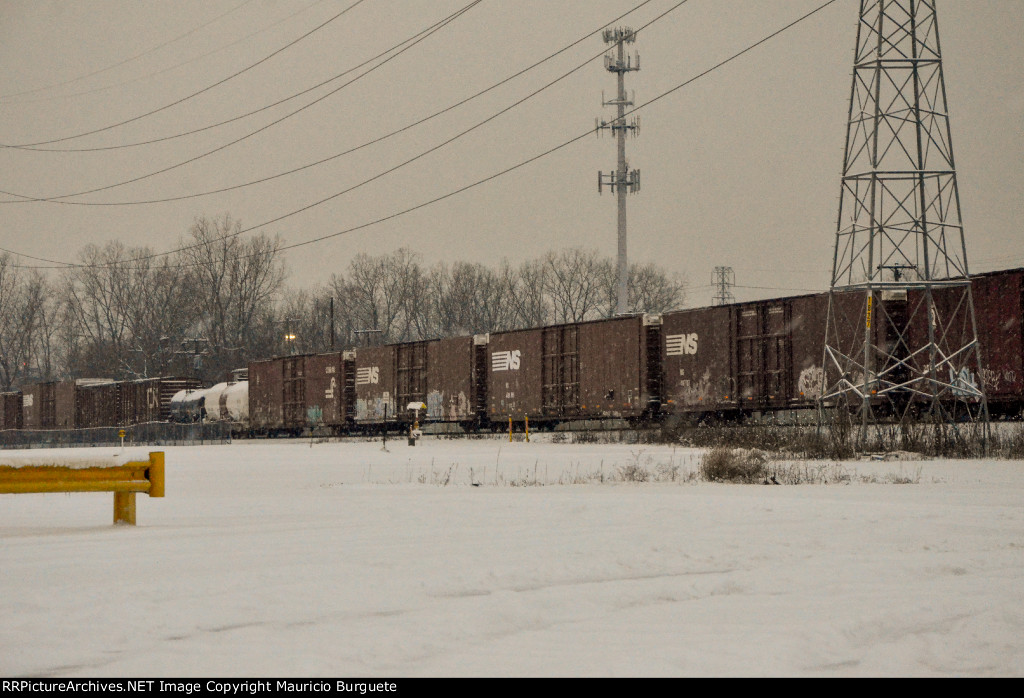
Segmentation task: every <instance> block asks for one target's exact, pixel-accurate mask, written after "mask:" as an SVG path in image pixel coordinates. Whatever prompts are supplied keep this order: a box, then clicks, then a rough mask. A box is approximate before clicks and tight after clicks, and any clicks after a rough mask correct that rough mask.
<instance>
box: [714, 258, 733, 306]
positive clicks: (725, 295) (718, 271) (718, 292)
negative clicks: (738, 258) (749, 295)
mask: <svg viewBox="0 0 1024 698" xmlns="http://www.w3.org/2000/svg"><path fill="white" fill-rule="evenodd" d="M711 285H712V286H713V287H714V289H715V296H714V298H712V299H711V305H728V304H729V303H735V302H736V296H734V295H733V294H732V287H733V286H735V285H736V273H735V272H734V271H733V270H732V267H715V270H714V271H713V272H712V273H711Z"/></svg>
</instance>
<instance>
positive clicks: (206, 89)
mask: <svg viewBox="0 0 1024 698" xmlns="http://www.w3.org/2000/svg"><path fill="white" fill-rule="evenodd" d="M365 1H366V0H355V2H353V3H352V4H351V5H349V6H348V7H346V8H345V9H344V10H342V11H341V12H339V13H337V14H336V15H334V16H333V17H331V18H330V19H328V20H327V21H325V22H322V23H321V24H319V25H317V26H316V27H314V28H313V29H310V30H309V31H308V32H306V33H305V34H303V35H302V36H300V37H298V38H297V39H293V40H292V41H289V42H288V43H287V44H285V45H284V46H282V47H281V48H279V49H277V50H275V51H273V52H271V53H270V54H268V55H266V56H264V57H263V58H261V59H259V60H258V61H256V62H255V63H252V64H250V65H248V66H246V67H245V68H242V69H241V70H239V71H237V72H235V73H232V74H231V75H228V76H227V77H226V78H222V79H220V80H218V81H217V82H214V83H212V84H210V85H207V86H206V87H204V88H202V89H199V90H196V91H195V92H193V93H191V94H188V95H185V96H184V97H181V98H180V99H176V100H174V101H173V102H170V103H168V104H165V105H163V106H162V107H157V108H156V109H152V110H150V111H148V112H146V113H144V114H139V115H137V116H133V117H131V118H130V119H125V120H124V121H119V122H117V123H116V124H110V125H109V126H104V127H102V128H97V129H93V130H92V131H83V132H82V133H77V134H75V135H73V136H64V137H63V138H54V139H51V140H48V141H39V142H37V143H19V144H16V145H13V144H0V147H4V148H14V149H17V148H23V147H31V146H39V145H50V144H51V143H62V142H64V141H70V140H73V139H75V138H83V137H85V136H91V135H93V134H96V133H102V132H104V131H109V130H111V129H114V128H118V127H119V126H124V125H126V124H130V123H133V122H135V121H139V120H140V119H145V118H146V117H149V116H153V115H154V114H158V113H160V112H162V111H165V110H167V109H170V108H171V107H174V106H177V105H179V104H181V103H183V102H187V101H188V100H190V99H192V98H194V97H198V96H199V95H201V94H203V93H205V92H209V91H210V90H212V89H214V88H215V87H219V86H221V85H223V84H224V83H226V82H228V81H229V80H233V79H234V78H237V77H238V76H239V75H242V74H243V73H247V72H248V71H250V70H252V69H253V68H255V67H257V66H259V65H262V64H263V63H266V62H267V61H269V60H270V59H271V58H273V57H275V56H277V55H280V54H281V53H282V52H284V51H286V50H288V49H290V48H291V47H292V46H294V45H295V44H297V43H299V42H300V41H302V40H304V39H306V38H308V37H309V36H311V35H313V34H315V33H316V32H318V31H320V30H321V29H323V28H324V27H326V26H327V25H328V24H330V23H331V22H333V21H334V20H336V19H338V18H339V17H341V16H343V15H344V14H346V13H347V12H348V11H349V10H351V9H353V8H355V7H357V6H358V5H361V4H362V3H364V2H365Z"/></svg>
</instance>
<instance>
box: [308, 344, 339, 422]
mask: <svg viewBox="0 0 1024 698" xmlns="http://www.w3.org/2000/svg"><path fill="white" fill-rule="evenodd" d="M344 393H345V373H344V362H343V361H342V352H340V351H338V352H330V353H327V354H315V355H313V356H309V357H307V358H306V419H307V421H308V422H309V424H311V425H312V424H316V423H317V422H319V423H320V424H324V425H327V426H334V427H338V426H344V425H345V422H346V420H345V417H346V411H345V396H344Z"/></svg>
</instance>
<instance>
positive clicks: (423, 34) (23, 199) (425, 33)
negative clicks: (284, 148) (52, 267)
mask: <svg viewBox="0 0 1024 698" xmlns="http://www.w3.org/2000/svg"><path fill="white" fill-rule="evenodd" d="M361 1H362V0H360V2H361ZM481 2H483V0H473V1H472V2H470V3H469V4H468V5H465V6H463V7H462V8H461V9H460V10H457V11H456V12H454V13H452V14H450V15H448V16H447V17H445V18H444V19H442V20H440V21H438V22H436V23H435V24H433V25H431V26H429V27H427V28H426V29H424V30H421V31H420V32H419V33H417V34H414V35H413V36H412V37H410V38H409V39H406V40H405V41H402V42H401V43H399V44H396V45H395V46H393V47H391V48H390V49H388V50H387V51H384V52H383V53H380V54H378V55H377V56H375V57H374V58H371V59H369V60H367V61H364V62H363V63H361V64H360V65H359V66H356V68H359V67H361V66H364V65H366V64H367V63H370V62H372V61H374V60H376V59H377V58H380V56H383V55H387V54H388V53H390V52H392V51H393V52H394V53H392V55H390V56H388V57H387V58H385V59H384V60H382V61H381V62H380V63H378V64H376V65H374V66H373V67H372V68H370V69H368V70H366V71H365V72H363V73H360V74H359V75H357V76H356V77H354V78H352V79H351V80H349V81H348V82H346V83H343V84H341V85H339V86H338V87H336V88H334V89H333V90H331V91H330V92H327V93H325V94H323V95H321V96H320V97H317V98H316V99H315V100H313V101H311V102H309V103H307V104H305V105H303V106H301V107H299V108H298V109H296V110H294V111H292V112H289V113H288V114H285V115H284V116H282V117H279V118H277V119H275V120H274V121H271V122H270V123H268V124H265V125H263V126H261V127H260V128H258V129H256V130H255V131H250V132H249V133H246V134H245V135H243V136H240V137H239V138H236V139H235V140H233V141H229V142H227V143H224V144H222V145H220V146H217V147H216V148H213V149H212V150H208V151H206V152H204V153H200V154H199V155H196V156H194V157H191V158H188V159H187V160H183V161H181V162H177V163H175V164H173V165H169V166H168V167H165V168H163V169H160V170H156V171H155V172H149V173H147V174H144V175H140V176H138V177H133V178H132V179H127V180H124V181H121V182H115V183H114V184H108V185H106V186H102V187H96V188H95V189H89V190H86V191H80V192H74V193H71V194H61V195H60V196H52V197H31V196H26V195H24V194H18V193H16V192H10V191H6V190H3V189H0V194H6V195H8V196H15V197H18V200H6V201H0V204H9V203H38V202H48V203H59V204H78V205H86V203H87V202H72V201H62V200H61V199H66V198H69V197H72V196H84V195H86V194H95V193H97V192H101V191H107V190H108V189H114V188H117V187H122V186H125V185H127V184H133V183H135V182H141V181H142V180H144V179H149V178H150V177H155V176H157V175H160V174H164V173H165V172H170V171H171V170H175V169H177V168H179V167H183V166H185V165H188V164H191V163H193V162H196V161H198V160H201V159H203V158H205V157H207V156H210V155H213V154H214V153H218V152H220V151H222V150H225V149H227V148H230V147H231V146H233V145H235V144H237V143H241V142H242V141H244V140H246V139H248V138H252V137H253V136H255V135H257V134H259V133H262V132H263V131H266V130H267V129H269V128H271V127H272V126H276V125H277V124H279V123H281V122H282V121H285V120H286V119H290V118H291V117H293V116H295V115H296V114H298V113H299V112H301V111H304V110H306V109H308V108H310V107H312V106H313V105H315V104H317V103H319V102H322V101H323V100H325V99H327V98H328V97H330V96H332V95H334V94H336V93H338V92H339V91H341V90H343V89H344V88H346V87H348V86H349V85H351V84H352V83H354V82H356V81H358V80H360V79H362V78H363V77H365V76H367V75H369V74H370V73H372V72H374V71H376V70H378V69H379V68H381V67H383V66H384V65H387V64H388V63H389V62H390V61H392V60H394V59H395V58H397V57H398V56H400V55H402V54H403V53H405V52H406V51H408V50H409V49H411V48H413V47H414V46H416V45H417V44H419V43H420V42H422V41H424V40H426V39H427V38H429V37H430V36H432V35H433V34H435V33H436V32H438V31H440V30H441V29H443V28H444V27H446V26H448V25H449V24H451V23H452V22H454V21H455V20H456V19H458V18H459V17H461V16H462V15H463V14H465V13H466V12H468V11H469V10H471V9H473V8H474V7H475V6H477V5H479V4H480V3H481ZM404 44H408V45H406V46H404V47H403V45H404ZM398 47H402V48H400V49H398ZM396 49H398V50H396ZM356 68H352V69H351V70H355V69H356ZM351 70H349V71H348V72H351ZM328 82H330V81H328ZM186 198H187V197H186ZM168 200H172V199H168ZM147 203H148V202H147ZM153 203H156V202H153ZM91 205H94V206H96V205H111V204H103V203H102V202H100V203H97V202H93V203H91ZM113 205H119V204H118V203H117V202H114V204H113Z"/></svg>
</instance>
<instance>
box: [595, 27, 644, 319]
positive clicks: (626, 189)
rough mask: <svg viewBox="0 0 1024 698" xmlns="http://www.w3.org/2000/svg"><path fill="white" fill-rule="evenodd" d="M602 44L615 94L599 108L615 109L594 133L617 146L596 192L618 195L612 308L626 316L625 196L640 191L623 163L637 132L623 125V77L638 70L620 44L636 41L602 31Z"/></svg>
mask: <svg viewBox="0 0 1024 698" xmlns="http://www.w3.org/2000/svg"><path fill="white" fill-rule="evenodd" d="M603 38H604V42H605V43H606V44H611V45H614V47H615V53H614V54H610V53H609V54H605V57H604V67H605V69H606V70H608V72H611V73H615V75H616V79H617V83H618V85H617V87H618V90H617V92H616V97H615V99H612V100H609V101H604V99H603V98H602V100H601V101H602V104H603V106H606V107H608V106H615V107H616V108H617V112H618V114H617V116H616V118H615V119H613V120H612V121H604V120H597V123H596V124H595V131H596V133H598V134H601V133H602V132H603V131H605V130H610V131H611V132H612V134H613V135H614V136H615V139H616V144H617V146H618V156H619V157H618V165H617V167H616V169H615V171H614V172H609V173H607V174H606V173H604V172H598V173H597V191H598V193H600V192H601V191H602V188H603V187H604V185H605V184H607V185H608V186H609V187H610V188H611V191H612V193H613V194H617V195H618V204H619V206H618V212H619V217H618V232H619V251H618V264H617V268H618V293H617V300H616V304H615V312H616V313H617V314H619V315H624V314H626V313H627V312H629V296H628V294H629V267H628V263H627V260H626V194H627V193H636V192H638V191H640V170H630V169H629V163H628V162H627V160H626V134H627V133H632V134H633V135H634V136H635V135H636V134H637V133H639V132H640V119H639V117H634V118H633V119H631V120H630V121H629V122H628V123H627V122H626V107H631V106H633V100H632V99H628V98H627V97H626V78H625V75H626V73H628V72H630V71H633V70H640V56H639V54H634V55H633V56H629V55H627V54H626V52H625V47H624V44H631V43H633V42H634V41H635V40H636V33H635V32H634V31H633V30H632V29H630V28H628V27H619V28H617V29H605V30H604V32H603Z"/></svg>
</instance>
